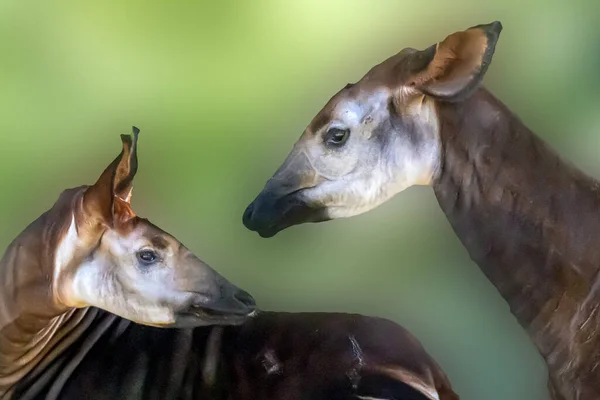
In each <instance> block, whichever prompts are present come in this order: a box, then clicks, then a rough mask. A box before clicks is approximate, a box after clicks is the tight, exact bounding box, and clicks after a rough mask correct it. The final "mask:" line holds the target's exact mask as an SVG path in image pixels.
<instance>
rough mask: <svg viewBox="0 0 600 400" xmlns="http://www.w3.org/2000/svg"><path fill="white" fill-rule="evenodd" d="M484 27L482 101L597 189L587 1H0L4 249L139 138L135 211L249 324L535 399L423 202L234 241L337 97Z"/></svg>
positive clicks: (498, 314)
mask: <svg viewBox="0 0 600 400" xmlns="http://www.w3.org/2000/svg"><path fill="white" fill-rule="evenodd" d="M493 20H500V21H502V23H503V25H504V31H503V32H502V35H501V38H500V41H499V44H498V46H497V50H496V55H495V57H494V62H493V63H492V66H491V68H490V69H489V71H488V74H487V78H486V85H487V86H488V87H489V88H491V89H492V91H493V92H494V93H495V94H496V95H497V96H498V97H500V98H501V99H502V100H503V101H504V102H506V103H507V104H508V105H509V107H510V108H511V109H512V110H514V111H515V112H516V113H517V114H518V115H520V116H521V118H522V119H523V120H524V121H525V123H526V124H527V125H528V126H529V127H530V128H532V129H533V130H534V131H536V132H537V133H538V134H539V135H540V136H542V137H543V138H545V139H546V140H548V141H549V142H550V143H551V144H552V145H553V146H554V147H555V148H557V149H558V150H559V151H560V152H561V153H562V154H563V155H564V156H565V157H568V158H570V159H571V160H572V161H573V162H574V163H576V164H577V165H579V166H580V167H581V168H584V169H585V170H586V171H588V172H589V173H592V174H594V173H595V174H596V175H598V176H600V159H599V158H598V153H599V150H600V138H599V136H598V133H599V132H600V113H599V112H598V110H599V109H600V108H599V106H600V95H599V94H598V91H599V89H600V3H599V2H598V1H597V0H571V1H555V0H540V1H537V0H529V1H523V0H520V1H516V0H503V1H502V2H501V1H493V2H490V1H482V0H469V1H467V0H454V1H447V0H419V1H392V0H377V1H373V0H327V1H325V0H310V1H309V0H302V1H284V0H281V1H266V0H253V1H243V0H237V1H229V2H217V1H211V2H205V1H198V0H197V1H129V0H127V1H125V0H105V1H102V2H92V1H71V2H67V1H61V0H54V1H52V2H50V1H39V2H33V1H28V0H14V1H13V0H0V50H1V52H0V192H1V196H0V221H1V229H0V246H2V247H4V246H6V245H8V243H9V242H10V241H11V240H12V238H13V237H15V236H16V235H17V234H18V233H19V232H20V231H21V230H22V229H23V228H24V227H25V226H26V225H27V224H28V223H29V222H30V221H32V220H33V219H35V218H36V217H37V216H38V215H39V214H41V213H42V212H43V211H44V210H46V209H47V208H49V207H50V206H51V205H52V203H53V202H54V200H55V199H56V198H57V196H58V194H59V193H60V192H61V190H62V189H64V188H67V187H73V186H77V185H80V184H87V183H93V182H94V181H95V179H96V178H97V176H98V175H99V174H100V172H101V171H102V169H103V168H104V167H105V166H106V165H107V164H108V162H110V161H111V160H112V159H113V157H114V156H116V154H117V153H118V152H119V151H120V140H119V136H118V135H119V134H121V133H128V132H129V131H130V126H131V125H136V126H138V127H140V128H141V130H142V132H141V137H140V140H141V143H140V170H139V173H138V175H137V178H136V184H135V190H134V197H133V207H134V209H135V210H136V211H137V212H138V214H140V215H142V216H145V217H148V218H150V219H151V220H152V221H153V222H155V223H156V224H157V225H159V226H160V227H163V228H164V229H166V230H167V231H169V232H171V233H173V234H175V236H176V237H178V238H179V239H180V240H181V241H183V242H184V243H185V244H186V245H187V246H188V247H190V248H191V249H192V250H193V251H194V252H195V253H196V254H197V255H199V256H200V257H201V258H203V259H204V260H205V261H207V262H208V263H209V264H211V265H212V266H213V267H215V268H216V269H218V270H219V271H221V272H222V273H223V274H224V275H225V276H226V277H228V278H229V279H230V280H232V281H233V282H235V283H236V284H238V285H239V286H242V287H244V288H245V289H247V290H248V291H250V292H251V293H252V294H253V295H254V296H255V297H256V299H257V300H258V302H259V304H260V306H261V307H262V308H264V309H271V310H285V311H346V312H359V313H364V314H371V315H378V316H383V317H387V318H391V319H393V320H394V321H397V322H399V323H401V324H402V325H404V326H406V327H407V328H408V329H410V330H411V331H412V332H413V333H414V334H415V335H416V336H418V337H419V338H420V339H421V341H422V342H423V343H424V344H425V346H426V347H427V349H428V350H429V351H430V352H431V354H432V355H433V356H434V357H435V358H436V359H437V360H438V361H439V362H440V364H441V365H442V366H443V367H444V369H445V370H446V371H447V372H448V374H449V376H450V378H451V380H452V381H453V384H454V386H455V387H456V390H457V391H458V392H459V393H460V394H461V396H462V398H463V399H465V400H481V399H486V400H506V399H510V400H536V399H540V400H542V399H547V392H546V369H545V366H544V364H543V362H542V360H541V358H540V357H539V356H538V354H537V352H536V350H535V348H534V347H533V345H532V344H531V342H530V340H529V339H528V337H527V335H526V334H525V333H524V332H523V331H522V330H521V328H520V327H519V325H518V324H517V322H516V321H515V319H514V318H513V317H512V316H511V314H510V312H509V310H508V307H507V306H506V304H505V303H504V301H503V300H502V299H501V298H500V296H499V295H498V294H497V293H496V291H495V289H494V287H493V286H492V285H491V284H490V283H488V282H487V280H486V279H485V278H484V276H483V274H482V273H481V272H480V271H479V270H478V268H477V267H476V266H475V265H474V264H473V263H472V262H471V261H470V260H469V258H468V255H467V254H466V252H465V250H463V248H462V247H461V245H460V243H459V241H458V240H457V238H455V236H454V235H453V233H452V231H451V229H450V227H449V225H448V223H447V222H446V220H445V218H444V216H443V214H442V212H441V211H440V210H439V209H438V206H437V203H436V201H435V199H434V196H433V194H432V192H431V190H430V189H429V188H414V189H411V190H409V191H407V192H405V193H403V194H401V195H399V196H397V197H396V198H395V199H394V200H393V201H390V202H388V203H387V204H385V205H383V206H381V207H379V208H378V209H376V210H375V211H373V212H370V213H368V214H365V215H362V216H359V217H355V218H353V219H347V220H338V221H334V222H330V223H326V224H317V225H315V224H311V225H304V226H299V227H295V228H292V229H290V230H287V231H284V232H282V233H280V234H279V235H278V236H276V237H274V238H272V239H268V240H267V239H261V238H260V237H259V236H258V235H256V234H255V233H252V232H249V231H247V230H245V228H244V227H243V225H242V223H241V216H242V212H243V210H244V208H245V206H246V205H247V204H248V203H249V202H250V201H251V200H252V199H253V198H254V196H255V195H256V194H257V193H258V191H259V190H260V189H261V187H262V185H263V184H264V182H265V181H266V179H267V178H268V177H269V176H270V175H271V173H272V172H273V171H274V170H275V168H276V167H277V166H278V165H279V164H280V162H281V161H282V160H283V159H284V158H285V156H286V154H287V152H288V151H289V150H290V149H291V146H292V144H293V143H294V141H295V140H296V139H297V138H298V137H299V135H300V134H301V132H302V130H303V129H304V127H305V126H306V125H307V124H308V122H309V121H310V120H311V118H312V117H313V116H314V114H315V113H316V112H317V111H318V110H319V109H320V108H321V107H322V106H323V105H324V104H325V102H326V101H327V100H328V99H329V98H330V96H331V95H333V94H334V93H335V92H336V91H338V90H339V89H340V88H341V87H343V86H344V85H345V84H346V83H347V82H354V81H356V80H358V79H359V78H360V77H361V76H362V75H363V74H364V73H365V72H366V71H367V70H368V69H369V68H370V67H371V66H372V65H374V64H376V63H378V62H380V61H382V60H383V59H385V58H387V57H389V56H390V55H392V54H394V53H396V52H397V51H399V50H400V49H402V48H404V47H409V46H410V47H416V48H425V47H427V46H429V45H430V44H433V43H435V42H437V41H440V40H442V39H443V38H444V37H445V36H446V35H447V34H450V33H452V32H454V31H456V30H461V29H464V28H467V27H469V26H472V25H477V24H480V23H487V22H491V21H493ZM540 284H543V282H540ZM390 339H393V338H390Z"/></svg>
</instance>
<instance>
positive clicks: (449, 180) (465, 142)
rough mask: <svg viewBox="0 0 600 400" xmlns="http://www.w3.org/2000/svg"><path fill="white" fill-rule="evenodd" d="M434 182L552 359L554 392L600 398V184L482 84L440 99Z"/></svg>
mask: <svg viewBox="0 0 600 400" xmlns="http://www.w3.org/2000/svg"><path fill="white" fill-rule="evenodd" d="M438 110H439V120H440V122H441V137H442V143H443V148H444V151H443V155H444V160H443V166H442V170H441V174H440V176H439V178H438V180H437V181H436V182H435V183H434V190H435V193H436V196H437V198H438V201H439V203H440V206H441V207H442V209H443V211H444V212H445V214H446V215H447V217H448V220H449V221H450V223H451V224H452V227H453V229H454V231H455V232H456V234H457V235H458V237H459V238H460V240H461V241H462V243H463V244H464V245H465V247H466V248H467V250H468V251H469V254H470V256H471V258H472V259H473V260H474V261H475V262H476V263H477V264H478V265H479V266H480V267H481V269H482V270H483V272H484V273H485V274H486V275H487V277H488V278H489V279H490V280H491V281H492V283H493V284H494V285H495V286H496V287H497V288H498V290H499V291H500V293H501V294H502V295H503V296H504V298H505V299H506V300H507V302H508V303H509V305H510V308H511V311H512V312H513V313H514V314H515V316H516V317H517V319H518V320H519V322H520V323H521V325H523V327H525V328H526V329H527V330H528V332H529V333H530V335H531V337H532V338H533V340H534V342H535V343H536V345H537V347H538V348H539V350H540V352H541V353H542V355H543V356H544V357H545V359H546V361H547V362H548V367H549V370H550V376H551V381H552V384H553V386H554V388H553V389H554V390H556V392H557V394H556V398H557V399H562V398H564V399H581V400H583V399H586V400H588V399H589V400H593V399H598V398H600V368H599V363H600V315H599V314H598V306H599V304H600V291H599V289H600V276H599V271H600V246H598V245H597V237H596V236H595V234H594V232H595V231H596V230H597V229H598V227H599V226H600V213H599V210H600V191H599V184H598V182H597V181H596V180H594V179H592V178H590V177H588V176H586V175H585V174H583V173H582V172H581V171H579V170H578V169H576V168H574V167H573V166H571V165H569V164H567V163H565V162H564V161H562V160H561V159H560V158H559V156H558V155H557V154H556V153H555V152H554V151H553V150H552V149H550V148H549V147H548V146H547V145H546V144H545V143H544V142H543V141H542V140H541V139H539V138H538V137H536V136H535V135H534V134H533V133H531V131H529V129H527V128H526V127H525V126H524V125H523V124H522V123H521V121H520V120H519V119H518V118H517V117H516V116H514V115H513V114H512V113H511V112H510V111H509V110H508V109H507V108H506V107H505V106H504V105H503V104H502V103H501V102H500V101H498V100H497V99H496V98H494V97H493V96H492V95H491V94H490V93H489V92H487V91H485V90H484V89H481V90H480V91H479V92H478V93H476V94H475V95H474V96H473V97H472V98H471V99H470V100H468V101H466V102H464V103H462V104H455V105H450V104H440V105H439V106H438Z"/></svg>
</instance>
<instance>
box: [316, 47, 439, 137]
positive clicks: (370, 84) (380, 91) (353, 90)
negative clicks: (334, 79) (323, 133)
mask: <svg viewBox="0 0 600 400" xmlns="http://www.w3.org/2000/svg"><path fill="white" fill-rule="evenodd" d="M416 52H417V50H415V49H413V48H406V49H404V50H402V51H400V52H399V53H398V54H396V55H394V56H392V57H390V58H388V59H387V60H385V61H384V62H382V63H380V64H378V65H376V66H374V67H373V68H371V70H369V72H367V73H366V74H365V76H363V77H362V78H361V80H360V81H358V82H357V83H354V84H351V83H349V84H347V85H346V86H345V87H344V88H343V89H342V90H340V91H339V92H337V93H336V94H335V95H334V96H333V97H332V98H331V99H330V100H329V101H328V102H327V104H326V105H325V107H323V109H322V110H321V111H320V112H319V113H318V114H317V115H316V116H315V118H314V119H313V120H312V121H311V123H310V124H309V126H308V129H307V131H308V132H310V133H312V134H316V133H317V132H319V131H320V130H321V129H323V128H324V127H325V126H326V125H328V124H329V123H330V121H332V120H334V119H335V118H340V115H338V113H340V110H347V111H348V114H349V116H352V112H353V111H354V113H355V115H357V117H356V119H358V120H359V121H360V120H362V118H364V116H365V113H366V111H367V109H366V108H365V105H367V104H374V103H378V101H377V100H381V99H383V96H384V95H385V96H387V97H389V96H390V95H392V94H393V93H395V92H397V91H398V90H400V89H401V88H402V83H403V82H404V81H405V80H406V78H407V77H408V75H409V74H410V73H411V72H412V71H414V70H416V69H419V68H420V67H421V65H420V64H422V62H421V61H423V62H424V61H425V60H424V59H423V60H421V58H415V57H408V56H409V55H412V54H414V53H416ZM432 54H433V53H432ZM423 65H425V64H424V63H423Z"/></svg>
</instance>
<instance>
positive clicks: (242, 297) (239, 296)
mask: <svg viewBox="0 0 600 400" xmlns="http://www.w3.org/2000/svg"><path fill="white" fill-rule="evenodd" d="M233 297H235V299H236V300H237V301H239V302H240V303H242V304H243V305H244V306H245V307H246V308H248V309H249V310H254V309H256V301H255V300H254V297H252V296H251V295H250V293H248V292H246V291H245V290H242V289H238V291H237V292H236V293H235V294H234V295H233Z"/></svg>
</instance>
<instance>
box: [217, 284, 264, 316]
mask: <svg viewBox="0 0 600 400" xmlns="http://www.w3.org/2000/svg"><path fill="white" fill-rule="evenodd" d="M205 307H206V308H208V309H210V310H212V311H213V312H217V313H220V314H229V315H244V316H245V315H249V314H251V313H252V312H253V311H254V310H255V309H256V301H255V300H254V298H253V297H252V296H251V295H250V294H249V293H248V292H246V291H244V290H242V289H239V288H237V287H236V286H233V285H225V286H223V287H222V289H221V296H220V297H218V298H216V299H215V300H214V301H213V302H211V303H209V304H206V305H205Z"/></svg>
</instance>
